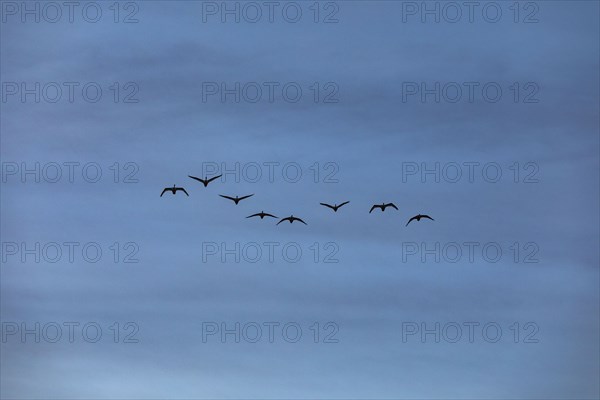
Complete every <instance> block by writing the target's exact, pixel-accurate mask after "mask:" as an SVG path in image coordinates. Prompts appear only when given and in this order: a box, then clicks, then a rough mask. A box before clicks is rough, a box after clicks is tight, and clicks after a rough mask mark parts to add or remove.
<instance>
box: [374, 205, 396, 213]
mask: <svg viewBox="0 0 600 400" xmlns="http://www.w3.org/2000/svg"><path fill="white" fill-rule="evenodd" d="M388 207H393V208H395V209H396V210H397V209H398V207H396V205H395V204H394V203H387V204H385V203H382V204H375V205H373V207H371V210H370V211H369V214H371V212H373V210H374V209H376V208H381V212H384V211H385V209H386V208H388Z"/></svg>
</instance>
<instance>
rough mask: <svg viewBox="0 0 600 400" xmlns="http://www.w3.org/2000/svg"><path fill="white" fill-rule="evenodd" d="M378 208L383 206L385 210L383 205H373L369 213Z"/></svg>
mask: <svg viewBox="0 0 600 400" xmlns="http://www.w3.org/2000/svg"><path fill="white" fill-rule="evenodd" d="M376 208H381V209H382V210H383V208H382V207H381V206H378V205H374V206H373V207H371V209H370V210H369V214H371V212H372V211H373V210H374V209H376Z"/></svg>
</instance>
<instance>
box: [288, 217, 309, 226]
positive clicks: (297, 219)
mask: <svg viewBox="0 0 600 400" xmlns="http://www.w3.org/2000/svg"><path fill="white" fill-rule="evenodd" d="M292 221H300V222H302V223H303V224H304V225H308V224H307V223H306V222H304V221H302V219H300V218H297V217H294V218H293V219H292Z"/></svg>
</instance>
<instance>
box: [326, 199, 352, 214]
mask: <svg viewBox="0 0 600 400" xmlns="http://www.w3.org/2000/svg"><path fill="white" fill-rule="evenodd" d="M348 203H350V202H349V201H345V202H343V203H342V204H340V205H339V206H338V205H337V204H334V205H331V204H327V203H319V204H320V205H322V206H325V207H329V208H331V209H332V210H333V211H334V212H337V210H338V208H340V207H341V206H343V205H344V204H348Z"/></svg>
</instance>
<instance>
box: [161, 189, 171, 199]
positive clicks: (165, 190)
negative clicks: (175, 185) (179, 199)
mask: <svg viewBox="0 0 600 400" xmlns="http://www.w3.org/2000/svg"><path fill="white" fill-rule="evenodd" d="M168 191H169V189H167V188H164V189H163V191H162V193H161V194H160V197H162V195H163V194H165V192H168Z"/></svg>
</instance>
